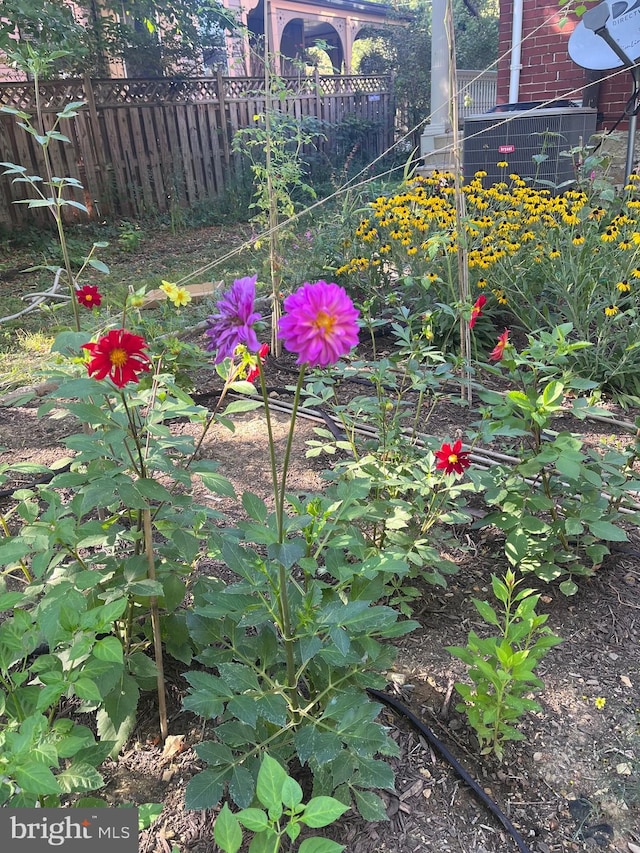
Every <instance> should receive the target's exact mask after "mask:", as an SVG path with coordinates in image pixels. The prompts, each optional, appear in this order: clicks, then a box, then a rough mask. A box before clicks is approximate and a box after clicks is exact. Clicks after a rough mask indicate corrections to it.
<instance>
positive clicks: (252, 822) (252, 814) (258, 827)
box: [237, 809, 269, 832]
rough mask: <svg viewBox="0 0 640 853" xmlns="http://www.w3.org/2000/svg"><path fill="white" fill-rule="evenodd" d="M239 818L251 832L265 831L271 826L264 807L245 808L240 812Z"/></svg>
mask: <svg viewBox="0 0 640 853" xmlns="http://www.w3.org/2000/svg"><path fill="white" fill-rule="evenodd" d="M237 818H238V820H239V821H240V823H241V824H242V825H243V826H244V827H245V828H246V829H249V830H251V832H264V831H265V830H266V829H268V828H269V818H268V817H267V815H266V814H265V813H264V812H263V811H262V809H243V810H242V811H241V812H238V814H237Z"/></svg>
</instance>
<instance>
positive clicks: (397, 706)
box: [367, 687, 530, 853]
mask: <svg viewBox="0 0 640 853" xmlns="http://www.w3.org/2000/svg"><path fill="white" fill-rule="evenodd" d="M367 693H368V694H369V696H371V697H373V698H374V699H377V700H378V701H379V702H382V703H383V705H387V706H388V707H389V708H392V709H393V710H394V711H396V713H398V714H402V716H403V717H406V718H407V720H409V722H410V723H411V725H412V726H413V727H414V728H415V729H417V730H418V731H419V732H420V734H421V735H423V736H424V738H425V739H426V740H427V741H428V742H429V743H430V744H431V746H432V747H433V748H434V749H435V750H436V752H439V753H440V755H441V756H442V757H443V758H444V760H445V761H446V762H448V763H449V764H450V765H451V766H452V767H453V769H454V770H455V771H456V773H457V774H458V776H459V777H460V778H461V779H462V780H463V781H464V782H466V784H467V785H468V786H469V787H470V788H471V790H472V791H473V793H474V794H475V795H476V796H477V797H478V799H480V800H482V802H483V803H484V805H485V806H486V807H487V808H488V809H489V811H490V812H491V813H492V814H493V815H495V817H497V818H498V820H499V821H500V823H501V824H502V825H503V826H504V828H505V829H506V830H507V832H508V833H509V835H510V836H511V837H512V838H513V840H514V841H515V842H516V844H517V845H518V850H519V851H520V853H530V851H529V848H528V847H527V845H526V844H525V842H524V840H523V838H522V836H521V835H520V833H519V832H518V830H517V829H516V828H515V826H514V825H513V824H512V823H511V821H510V820H509V818H508V817H507V816H506V815H505V814H504V812H503V811H502V810H501V809H500V807H499V806H498V804H497V803H495V802H494V801H493V800H492V799H491V797H489V796H488V795H487V794H485V792H484V791H483V790H482V788H481V787H480V785H478V783H477V782H476V780H475V779H473V777H471V776H470V775H469V774H468V773H467V771H466V770H465V769H464V767H463V766H462V764H460V762H459V761H458V759H457V758H456V757H455V756H454V755H453V754H452V753H451V752H450V751H449V749H448V748H447V747H446V746H445V745H444V744H443V743H442V741H440V740H439V739H438V738H437V737H436V736H435V735H434V733H433V732H432V731H431V729H430V728H429V727H428V726H426V725H425V724H424V723H423V722H422V720H420V719H418V717H416V715H415V714H414V713H413V711H411V710H410V709H409V708H407V706H406V705H404V704H403V703H402V702H400V700H399V699H396V698H395V696H391V695H390V694H389V693H383V692H382V690H374V689H373V688H372V687H367Z"/></svg>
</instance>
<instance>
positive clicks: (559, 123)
mask: <svg viewBox="0 0 640 853" xmlns="http://www.w3.org/2000/svg"><path fill="white" fill-rule="evenodd" d="M596 116H597V111H596V110H594V109H590V108H587V107H574V108H568V109H564V108H563V109H544V110H539V109H536V110H528V111H527V112H524V113H519V112H517V111H516V112H505V113H486V114H484V115H479V116H470V117H469V118H466V119H465V121H464V158H463V163H464V166H463V168H464V176H465V179H466V180H471V178H473V176H474V174H475V173H476V172H478V171H480V170H482V171H485V172H486V173H487V177H486V178H485V179H484V185H485V186H490V185H491V184H493V183H496V182H498V181H502V180H505V175H507V176H508V175H510V174H513V173H514V172H515V173H516V174H518V175H520V176H521V177H522V178H525V179H529V180H532V179H535V178H537V179H538V180H540V181H548V182H550V183H551V184H553V185H555V186H557V185H558V184H562V183H564V182H565V181H571V180H573V179H574V177H575V174H574V166H573V162H572V158H571V157H561V156H560V152H561V151H570V150H571V149H572V148H575V147H577V146H579V145H586V144H587V143H588V142H589V139H590V137H591V136H592V134H594V133H595V130H596ZM535 154H545V155H546V159H545V160H544V161H542V162H540V163H539V164H538V163H536V162H535V161H534V160H533V159H532V158H533V156H534V155H535ZM499 162H506V163H508V164H509V165H508V167H507V168H506V169H505V168H498V166H497V165H496V164H497V163H499ZM540 186H548V184H541V185H540Z"/></svg>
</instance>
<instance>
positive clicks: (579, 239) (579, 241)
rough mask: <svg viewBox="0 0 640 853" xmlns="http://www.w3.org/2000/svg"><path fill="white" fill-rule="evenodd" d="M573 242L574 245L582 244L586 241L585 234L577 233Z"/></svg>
mask: <svg viewBox="0 0 640 853" xmlns="http://www.w3.org/2000/svg"><path fill="white" fill-rule="evenodd" d="M571 242H572V243H573V245H574V246H582V245H583V243H584V234H575V235H574V237H573V240H572V241H571Z"/></svg>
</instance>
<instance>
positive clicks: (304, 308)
mask: <svg viewBox="0 0 640 853" xmlns="http://www.w3.org/2000/svg"><path fill="white" fill-rule="evenodd" d="M284 310H285V312H286V313H285V315H284V316H283V317H282V319H281V320H280V326H279V329H278V336H279V337H280V338H282V340H283V342H284V345H285V347H286V348H287V349H288V350H289V352H293V353H296V354H297V356H298V360H297V364H308V365H309V366H311V367H328V366H329V365H330V364H335V363H336V361H338V359H339V358H340V357H341V356H343V355H346V354H347V353H348V352H349V351H350V350H351V349H352V348H353V347H354V346H355V345H356V344H357V343H358V311H357V309H356V308H354V306H353V302H352V301H351V300H350V299H349V297H348V296H347V294H346V292H345V290H344V288H343V287H339V286H338V285H337V284H333V283H331V284H327V282H326V281H316V282H315V284H309V283H308V282H305V284H303V285H302V287H300V288H298V290H296V292H295V293H292V294H291V295H290V296H287V298H286V299H285V300H284Z"/></svg>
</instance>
